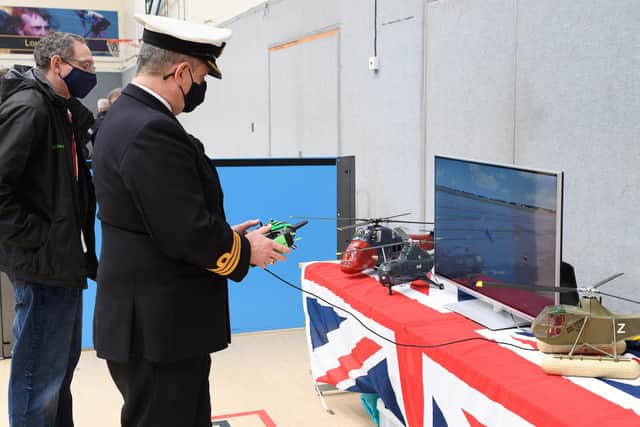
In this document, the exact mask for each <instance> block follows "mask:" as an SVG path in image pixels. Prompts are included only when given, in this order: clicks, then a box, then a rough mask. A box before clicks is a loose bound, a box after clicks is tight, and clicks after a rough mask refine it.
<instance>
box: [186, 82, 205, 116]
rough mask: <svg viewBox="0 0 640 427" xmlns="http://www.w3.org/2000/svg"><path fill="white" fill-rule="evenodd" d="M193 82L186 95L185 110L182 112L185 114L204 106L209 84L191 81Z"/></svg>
mask: <svg viewBox="0 0 640 427" xmlns="http://www.w3.org/2000/svg"><path fill="white" fill-rule="evenodd" d="M191 82H192V83H191V89H190V90H189V92H188V93H187V94H186V95H184V110H182V111H184V112H185V113H190V112H192V111H193V110H195V108H196V107H197V106H198V105H200V104H202V102H203V101H204V95H205V93H206V92H207V82H202V83H200V84H198V83H196V82H194V81H193V80H191ZM183 93H184V92H183Z"/></svg>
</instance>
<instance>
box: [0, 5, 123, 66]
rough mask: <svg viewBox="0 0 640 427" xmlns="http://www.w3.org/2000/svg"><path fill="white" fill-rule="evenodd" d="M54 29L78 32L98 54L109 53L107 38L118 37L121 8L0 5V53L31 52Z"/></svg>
mask: <svg viewBox="0 0 640 427" xmlns="http://www.w3.org/2000/svg"><path fill="white" fill-rule="evenodd" d="M52 31H62V32H65V33H72V34H77V35H79V36H81V37H84V38H85V39H86V41H87V45H88V46H89V48H90V49H91V51H92V52H93V54H98V55H108V54H109V49H108V48H107V42H106V40H108V39H117V38H118V12H116V11H112V10H87V9H56V8H44V7H18V6H0V53H18V54H31V53H33V48H34V46H35V44H36V43H37V42H38V40H40V38H41V37H43V36H45V35H47V34H48V33H50V32H52Z"/></svg>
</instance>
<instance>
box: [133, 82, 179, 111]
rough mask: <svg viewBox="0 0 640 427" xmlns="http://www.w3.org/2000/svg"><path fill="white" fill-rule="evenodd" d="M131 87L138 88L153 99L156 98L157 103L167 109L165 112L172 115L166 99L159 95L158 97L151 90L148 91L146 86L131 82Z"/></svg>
mask: <svg viewBox="0 0 640 427" xmlns="http://www.w3.org/2000/svg"><path fill="white" fill-rule="evenodd" d="M131 84H132V85H134V86H137V87H139V88H140V89H142V90H143V91H145V92H147V93H148V94H149V95H151V96H153V97H154V98H156V99H157V100H158V101H160V102H162V104H163V105H164V106H165V107H167V110H169V111H170V112H171V114H173V110H172V109H171V105H169V103H168V102H167V100H166V99H164V98H163V97H161V96H160V95H158V94H157V93H156V92H154V91H152V90H151V89H149V88H148V87H146V86H143V85H141V84H140V83H136V82H131Z"/></svg>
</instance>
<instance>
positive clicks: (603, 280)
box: [592, 273, 624, 295]
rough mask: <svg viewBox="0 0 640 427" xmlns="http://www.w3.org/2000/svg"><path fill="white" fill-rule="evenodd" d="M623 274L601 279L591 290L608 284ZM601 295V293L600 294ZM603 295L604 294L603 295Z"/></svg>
mask: <svg viewBox="0 0 640 427" xmlns="http://www.w3.org/2000/svg"><path fill="white" fill-rule="evenodd" d="M623 274H624V273H616V274H614V275H613V276H609V277H607V278H606V279H602V280H601V281H599V282H598V283H596V284H595V285H593V286H592V288H594V289H595V288H598V287H600V286H602V285H604V284H605V283H608V282H610V281H612V280H614V279H617V278H618V277H620V276H622V275H623ZM601 293H602V292H601ZM603 295H604V294H603Z"/></svg>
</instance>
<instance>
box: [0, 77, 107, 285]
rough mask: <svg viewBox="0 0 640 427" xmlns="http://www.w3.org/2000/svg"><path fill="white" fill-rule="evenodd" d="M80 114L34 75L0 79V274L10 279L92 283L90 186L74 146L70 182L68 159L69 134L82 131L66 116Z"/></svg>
mask: <svg viewBox="0 0 640 427" xmlns="http://www.w3.org/2000/svg"><path fill="white" fill-rule="evenodd" d="M83 110H86V108H84V107H83V106H82V105H81V104H80V103H79V102H77V100H72V101H71V102H67V100H65V99H64V98H63V97H61V96H59V95H57V94H56V93H55V91H54V90H53V87H52V86H51V85H50V84H49V83H48V81H47V80H46V78H45V77H44V75H43V74H42V73H41V72H40V71H39V70H37V69H33V68H30V67H24V66H15V67H14V68H13V69H12V70H11V71H10V72H9V73H8V74H7V76H6V78H5V79H2V80H0V270H2V271H4V272H6V273H8V274H9V275H11V276H13V277H15V278H16V279H20V280H25V281H30V282H35V283H42V284H45V285H50V286H63V287H77V288H85V287H86V278H87V277H90V278H95V274H96V270H97V264H98V261H97V259H96V255H95V234H94V228H93V226H94V220H95V210H96V202H95V194H94V189H93V183H92V179H91V174H90V172H89V169H88V168H87V166H86V163H85V160H84V158H83V155H82V150H81V149H80V147H79V146H78V147H77V154H78V158H77V165H78V179H77V180H76V178H75V177H74V164H73V159H72V154H71V153H72V151H71V150H72V148H71V145H72V144H71V143H72V132H75V133H76V134H78V136H79V135H80V133H82V132H86V129H80V128H79V127H78V123H76V122H74V125H72V123H71V122H70V121H69V111H70V112H71V113H72V116H73V113H74V111H75V112H76V116H77V115H80V114H81V113H84V112H85V111H83ZM76 140H78V141H79V140H80V139H79V138H76ZM81 231H82V237H84V244H85V246H86V251H85V249H84V248H83V243H82V238H81Z"/></svg>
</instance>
